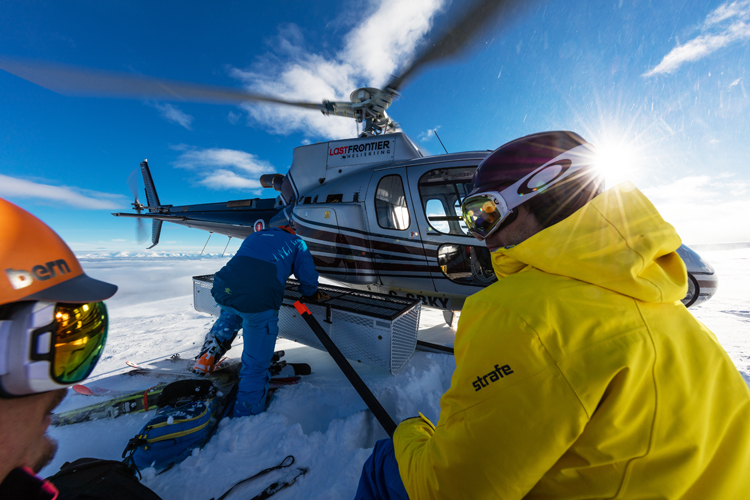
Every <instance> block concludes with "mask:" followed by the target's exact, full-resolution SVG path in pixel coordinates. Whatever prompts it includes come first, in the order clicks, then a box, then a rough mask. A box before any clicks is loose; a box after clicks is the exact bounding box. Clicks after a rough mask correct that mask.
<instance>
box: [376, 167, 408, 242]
mask: <svg viewBox="0 0 750 500" xmlns="http://www.w3.org/2000/svg"><path fill="white" fill-rule="evenodd" d="M375 213H376V214H377V218H378V225H379V226H380V227H382V228H383V229H396V230H398V231H404V230H406V229H409V225H410V224H411V220H410V219H409V208H408V207H407V206H406V194H405V193H404V183H403V181H402V180H401V176H400V175H386V176H385V177H383V178H382V179H380V182H379V183H378V188H377V189H376V190H375Z"/></svg>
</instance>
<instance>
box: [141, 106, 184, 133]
mask: <svg viewBox="0 0 750 500" xmlns="http://www.w3.org/2000/svg"><path fill="white" fill-rule="evenodd" d="M151 106H153V107H155V108H156V109H158V110H159V113H161V116H162V118H164V119H166V120H167V121H170V122H172V123H176V124H177V125H180V126H181V127H185V128H186V129H188V130H193V128H192V124H193V117H192V116H190V115H189V114H187V113H185V112H184V111H182V110H181V109H180V108H178V107H177V106H174V105H173V104H169V103H165V104H159V103H158V102H154V103H151Z"/></svg>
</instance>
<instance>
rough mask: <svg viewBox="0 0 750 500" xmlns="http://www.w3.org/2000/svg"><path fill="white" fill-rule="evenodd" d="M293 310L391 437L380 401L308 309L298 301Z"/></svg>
mask: <svg viewBox="0 0 750 500" xmlns="http://www.w3.org/2000/svg"><path fill="white" fill-rule="evenodd" d="M294 308H295V309H297V312H298V313H299V314H300V316H302V317H303V318H304V320H305V321H307V324H308V325H309V326H310V328H311V329H312V331H313V333H315V336H316V337H318V340H319V341H320V343H321V344H323V347H325V348H326V351H328V353H329V354H330V355H331V357H332V358H333V360H334V361H335V362H336V364H337V365H339V368H341V371H342V372H344V375H346V378H348V379H349V382H351V384H352V386H354V389H355V390H356V391H357V392H358V393H359V395H360V397H361V398H362V399H363V400H364V402H365V404H366V405H367V407H368V408H369V409H370V411H371V412H372V414H373V415H375V418H377V419H378V422H380V425H382V426H383V429H385V432H387V433H388V436H390V437H393V433H394V432H396V423H395V422H394V421H393V419H392V418H391V416H390V415H388V412H387V411H385V408H383V405H381V404H380V401H378V399H377V398H376V397H375V396H374V395H373V393H372V391H370V388H369V387H367V385H366V384H365V383H364V381H363V380H362V378H360V376H359V374H358V373H357V372H356V371H354V368H352V365H350V364H349V362H348V361H347V360H346V358H345V357H344V355H343V354H341V351H340V350H339V348H338V347H336V344H334V343H333V341H332V340H331V337H329V336H328V334H327V333H326V332H325V330H323V327H322V326H320V323H318V320H316V319H315V317H314V316H313V315H312V313H311V312H310V309H308V307H307V306H306V305H305V304H303V303H302V302H300V301H297V302H295V303H294Z"/></svg>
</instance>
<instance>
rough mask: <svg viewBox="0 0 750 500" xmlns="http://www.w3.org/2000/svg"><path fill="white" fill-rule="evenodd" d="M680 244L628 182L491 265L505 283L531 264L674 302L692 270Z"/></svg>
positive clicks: (632, 294) (501, 253)
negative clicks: (688, 269)
mask: <svg viewBox="0 0 750 500" xmlns="http://www.w3.org/2000/svg"><path fill="white" fill-rule="evenodd" d="M681 243H682V241H681V239H680V237H679V236H678V235H677V232H676V231H675V229H674V227H672V225H670V224H669V223H667V222H666V221H664V219H662V217H661V215H659V212H657V210H656V208H655V207H654V206H653V205H652V204H651V202H650V201H649V200H648V199H647V198H646V197H645V196H644V195H643V193H641V192H640V191H639V190H638V189H637V188H636V187H635V186H634V185H633V184H632V183H630V182H625V183H622V184H619V185H617V186H615V187H614V188H612V189H609V190H607V191H605V192H604V193H602V194H601V195H599V196H597V197H596V198H594V199H593V200H591V201H590V202H589V203H588V204H586V206H584V207H583V208H581V209H580V210H578V211H577V212H576V213H574V214H573V215H572V216H570V217H568V218H567V219H565V220H563V221H562V222H559V223H558V224H555V225H554V226H551V227H549V228H547V229H545V230H543V231H540V232H539V233H537V234H535V235H534V236H532V237H531V238H529V239H527V240H526V241H524V242H522V243H520V244H519V245H516V246H514V247H506V248H500V249H498V250H496V251H495V252H494V253H493V254H492V264H493V268H494V269H495V274H496V275H497V277H498V278H500V279H502V278H504V277H506V276H508V275H510V274H515V273H517V272H520V271H522V270H523V269H524V268H526V267H527V266H531V267H535V268H537V269H540V270H541V271H544V272H546V273H550V274H557V275H561V276H567V277H569V278H573V279H577V280H580V281H584V282H587V283H591V284H594V285H597V286H600V287H602V288H607V289H609V290H612V291H615V292H617V293H621V294H623V295H627V296H629V297H633V298H635V299H638V300H641V301H644V302H653V303H662V302H674V301H677V300H680V299H682V298H683V297H684V296H685V293H687V269H686V268H685V264H684V262H683V261H682V259H681V258H680V257H679V256H678V255H677V252H676V251H675V250H677V248H678V247H679V246H680V244H681Z"/></svg>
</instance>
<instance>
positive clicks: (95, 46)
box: [0, 0, 750, 252]
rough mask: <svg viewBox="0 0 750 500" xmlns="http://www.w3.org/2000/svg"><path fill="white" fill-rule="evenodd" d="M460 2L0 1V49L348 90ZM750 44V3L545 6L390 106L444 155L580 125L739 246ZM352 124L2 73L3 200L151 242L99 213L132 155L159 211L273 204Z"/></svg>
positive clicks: (682, 221)
mask: <svg viewBox="0 0 750 500" xmlns="http://www.w3.org/2000/svg"><path fill="white" fill-rule="evenodd" d="M461 4H462V2H459V1H454V2H452V3H450V2H447V1H445V0H412V1H409V2H404V1H397V0H381V1H370V2H361V1H360V2H351V1H349V2H345V1H316V2H301V1H283V0H282V1H278V2H264V3H261V2H231V3H230V2H210V3H207V2H186V1H182V2H167V1H164V2H145V1H144V2H136V1H133V2H125V1H121V2H114V1H110V2H95V1H91V2H83V1H79V2H36V1H28V0H27V1H13V0H9V1H8V0H6V1H5V2H3V8H2V9H3V12H2V16H0V56H6V57H15V58H23V59H30V60H35V61H51V62H58V63H64V64H71V65H77V66H84V67H89V68H96V69H102V70H110V71H119V72H126V73H132V74H142V75H151V76H157V77H161V78H167V79H175V80H186V81H192V82H197V83H205V84H211V85H224V86H232V87H245V88H247V89H250V90H253V91H256V92H263V93H268V94H273V95H279V96H282V97H286V98H291V99H305V100H312V101H320V100H322V99H344V98H347V97H348V95H349V92H351V91H352V90H353V89H355V88H357V87H359V86H364V85H375V86H377V85H381V84H383V83H384V82H385V81H386V80H387V78H388V75H389V74H391V73H393V72H395V71H397V70H398V68H399V67H400V65H402V64H403V63H404V61H406V60H408V58H409V57H411V56H412V55H413V54H414V53H415V50H416V48H417V47H419V44H420V43H422V42H424V40H425V39H426V37H429V35H430V33H435V32H437V31H439V28H440V26H442V25H444V24H445V23H446V22H448V21H449V20H450V19H451V17H452V15H455V13H456V12H457V11H458V10H460V6H461ZM431 30H432V31H431ZM749 41H750V0H742V1H736V2H722V1H709V2H706V1H693V0H688V1H672V0H669V1H658V2H656V1H642V0H641V1H626V0H610V1H600V0H586V1H581V2H576V3H575V4H572V3H571V2H565V1H550V2H538V3H537V5H535V6H534V7H531V8H528V9H526V11H525V12H523V13H522V14H521V15H519V16H515V17H513V18H512V19H510V20H508V21H506V22H503V23H501V24H500V25H499V26H497V27H496V28H495V29H493V30H492V31H491V32H489V33H488V34H486V35H485V36H483V37H481V38H480V39H479V40H478V42H477V44H476V45H475V47H474V50H472V51H470V52H469V53H468V54H465V55H462V56H461V57H459V58H457V59H455V60H452V61H448V62H446V63H444V64H441V65H438V66H433V67H429V68H426V69H425V70H423V71H421V72H420V73H419V74H417V76H416V77H415V78H413V79H412V80H410V81H409V83H408V85H407V86H406V87H404V88H403V89H402V97H401V98H400V99H399V100H397V101H396V102H395V103H394V104H393V106H392V107H391V108H390V109H389V114H390V115H391V116H392V117H393V118H394V119H395V120H396V121H397V122H399V123H400V124H401V126H402V128H403V129H404V131H405V132H406V133H407V134H409V135H410V136H411V137H412V139H413V140H414V141H415V142H417V143H418V144H419V145H420V147H422V148H424V149H425V150H426V151H428V152H431V153H439V152H441V151H442V148H441V147H440V145H439V143H438V142H437V141H436V139H435V137H434V135H433V134H431V133H430V132H429V131H430V130H432V129H435V128H437V129H438V132H439V134H440V136H441V138H442V139H443V142H444V143H445V145H446V147H447V148H448V149H449V151H451V152H454V151H462V150H473V149H494V148H496V147H498V146H500V145H501V144H503V143H504V142H507V141H509V140H512V139H514V138H517V137H520V136H522V135H525V134H529V133H534V132H538V131H541V130H552V129H569V130H573V131H576V132H578V133H580V134H581V135H583V136H584V137H585V138H587V139H588V140H589V141H591V142H593V143H594V144H596V145H597V146H598V147H599V148H600V150H601V151H602V152H603V153H605V154H606V156H607V158H609V162H608V166H609V169H608V172H609V175H610V176H611V180H612V181H613V182H615V181H617V180H622V179H631V180H633V181H634V182H635V183H636V185H638V186H639V187H640V188H641V189H642V190H643V191H644V192H646V193H647V194H648V196H649V197H650V198H651V199H652V201H653V202H654V203H655V204H656V206H657V208H659V210H660V211H661V212H662V214H663V215H664V217H665V218H666V219H667V220H668V221H670V222H672V223H673V224H674V225H675V226H676V227H677V229H678V231H679V232H680V234H681V235H682V236H683V239H684V240H685V241H686V242H687V243H713V242H730V241H750V224H748V222H747V215H746V214H748V213H750V196H748V191H749V189H748V188H749V187H750V166H749V165H748V163H749V162H748V160H750V140H748V138H749V137H750V99H749V98H748V94H747V90H750V82H748V81H747V74H746V73H747V68H750V48H749V47H750V45H749ZM354 132H355V129H354V122H353V121H350V120H346V119H343V118H337V117H324V116H323V115H321V114H320V113H318V112H313V111H305V110H296V109H287V108H279V107H258V106H218V105H208V104H189V103H182V102H165V101H142V100H140V101H139V100H119V99H112V98H85V97H69V96H63V95H59V94H56V93H53V92H51V91H49V90H46V89H43V88H41V87H38V86H36V85H34V84H31V83H29V82H27V81H25V80H22V79H20V78H17V77H15V76H13V75H11V74H8V73H5V72H3V71H0V196H2V197H5V198H7V199H9V200H11V201H13V202H15V203H17V204H19V205H21V206H22V207H24V208H26V209H27V210H29V211H31V212H32V213H34V214H36V215H38V216H39V217H41V218H42V219H43V220H44V221H45V222H47V223H48V224H50V225H51V226H52V227H53V228H54V229H56V230H57V231H58V232H59V233H60V234H61V235H62V236H63V237H64V238H65V239H66V241H68V242H69V243H70V245H71V246H72V247H73V248H74V249H75V250H80V251H84V250H97V249H101V250H128V251H132V250H135V249H138V248H141V249H142V248H145V246H147V245H141V246H138V245H137V244H136V243H135V241H134V239H135V238H134V236H135V230H134V222H133V221H132V220H123V219H116V218H114V217H112V216H111V215H110V213H111V212H112V211H121V210H128V209H129V203H130V196H129V192H128V189H127V186H126V180H127V178H128V175H129V174H130V172H131V171H132V170H133V169H134V168H136V167H137V166H138V163H139V162H140V161H141V160H142V159H143V158H148V160H149V163H150V165H151V168H152V173H153V176H154V179H155V181H156V184H157V189H158V191H159V196H160V198H161V201H162V202H163V203H170V204H175V205H177V204H192V203H203V202H211V201H225V200H230V199H243V198H250V197H256V196H262V197H273V196H274V194H275V192H274V191H272V190H262V189H260V188H259V185H258V183H257V180H258V177H259V175H260V174H261V173H273V172H281V173H284V172H286V170H287V169H288V166H289V163H290V162H291V158H292V150H293V148H294V147H297V146H300V145H302V144H305V143H308V142H310V141H318V140H326V139H331V138H344V137H349V136H352V135H353V134H354ZM206 237H207V233H205V232H202V231H197V230H189V229H186V228H181V227H179V226H176V225H165V227H164V231H163V233H162V243H161V244H160V247H157V248H161V249H171V250H186V251H189V250H196V249H197V250H200V249H201V248H202V247H203V244H204V242H205V239H206ZM226 241H227V240H226V238H225V237H222V236H218V235H216V236H214V238H212V240H211V243H209V246H208V249H207V251H212V252H221V251H222V250H223V248H224V245H225V244H226ZM234 246H236V243H233V244H232V246H230V250H231V249H232V248H233V247H234Z"/></svg>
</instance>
